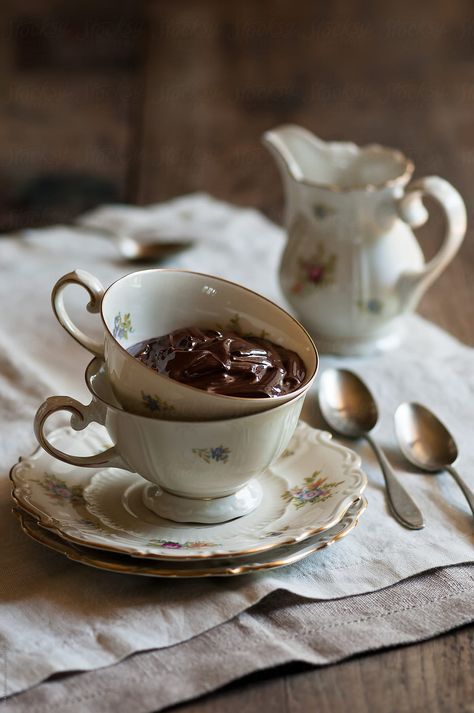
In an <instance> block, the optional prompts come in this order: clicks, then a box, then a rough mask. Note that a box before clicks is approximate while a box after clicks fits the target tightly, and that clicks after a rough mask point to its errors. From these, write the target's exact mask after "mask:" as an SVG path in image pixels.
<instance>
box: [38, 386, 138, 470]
mask: <svg viewBox="0 0 474 713" xmlns="http://www.w3.org/2000/svg"><path fill="white" fill-rule="evenodd" d="M57 411H68V412H69V413H70V414H71V427H72V428H74V430H75V431H81V430H82V429H84V428H85V427H86V426H88V425H89V423H91V422H92V421H95V422H96V423H100V424H101V425H103V423H104V420H105V413H104V412H103V410H102V409H101V407H100V404H98V402H95V401H92V402H91V403H90V404H89V405H88V406H84V404H81V403H80V402H79V401H76V399H73V398H71V397H70V396H50V397H49V398H48V399H46V401H45V402H44V403H42V404H41V406H40V407H39V409H38V411H37V412H36V416H35V421H34V429H35V436H36V438H37V440H38V443H39V444H40V446H41V447H42V448H44V450H45V451H46V453H49V455H51V456H53V457H54V458H58V459H59V460H61V461H64V463H70V464H71V465H77V466H80V467H81V468H101V467H103V468H109V467H115V468H123V469H125V470H130V468H129V466H128V465H127V464H126V463H125V461H124V460H123V458H122V456H121V455H120V454H119V452H118V451H117V447H116V446H112V448H107V449H106V450H104V451H102V452H101V453H96V454H95V455H92V456H75V455H71V454H69V453H64V451H60V450H59V448H56V447H55V446H53V444H52V443H51V441H50V440H49V439H48V437H47V436H46V434H45V432H44V426H45V423H46V421H47V420H48V418H49V417H50V416H51V415H52V414H53V413H56V412H57Z"/></svg>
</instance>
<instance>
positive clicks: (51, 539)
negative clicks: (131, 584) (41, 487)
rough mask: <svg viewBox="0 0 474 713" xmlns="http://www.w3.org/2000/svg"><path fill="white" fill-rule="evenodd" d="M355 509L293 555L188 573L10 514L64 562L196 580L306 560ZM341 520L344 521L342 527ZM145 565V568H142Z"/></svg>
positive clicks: (361, 507) (347, 528) (353, 518)
mask: <svg viewBox="0 0 474 713" xmlns="http://www.w3.org/2000/svg"><path fill="white" fill-rule="evenodd" d="M357 505H358V508H357V510H356V511H355V512H354V514H353V515H348V513H346V515H345V516H344V518H342V520H341V521H340V522H339V523H338V524H339V525H341V528H342V529H341V530H340V531H339V532H337V533H335V534H333V535H331V534H330V533H329V532H327V533H325V534H324V535H321V538H320V540H318V541H317V542H315V543H314V544H312V545H308V546H306V547H304V546H301V545H300V549H298V550H297V551H295V552H292V553H291V552H290V553H289V554H287V555H286V556H282V557H280V558H277V559H273V560H268V561H266V562H253V563H246V564H242V565H214V566H212V565H211V563H209V566H208V567H207V568H206V567H202V568H201V566H200V565H199V568H193V569H191V566H190V565H189V564H188V566H187V567H186V566H183V565H180V564H178V563H177V562H174V563H171V562H163V563H160V564H158V563H156V561H155V560H146V561H145V560H142V561H141V562H138V561H137V560H136V559H134V558H132V557H127V556H126V555H115V554H108V553H105V552H103V553H100V554H99V552H98V551H95V550H91V549H88V548H82V547H80V546H78V545H73V544H72V543H70V542H67V541H66V540H62V539H61V538H59V537H57V536H56V535H54V534H53V533H51V532H49V531H48V530H45V529H44V528H42V527H41V526H40V525H39V524H38V522H37V521H36V520H35V519H34V518H33V517H31V515H30V514H29V513H27V512H24V511H22V510H21V509H17V508H14V509H13V512H14V513H15V515H16V516H17V517H18V519H19V522H20V526H21V529H22V530H23V532H24V533H25V534H26V535H28V537H30V538H31V539H33V540H35V541H36V542H38V543H39V544H41V545H43V546H44V547H47V548H48V549H50V550H53V551H55V552H58V553H59V554H62V555H64V556H65V557H67V558H68V559H70V560H72V561H74V562H78V563H80V564H84V565H86V566H88V567H93V568H95V569H100V570H105V571H108V572H115V573H119V574H134V575H139V576H145V577H168V578H173V577H174V578H183V579H184V578H198V577H231V576H237V575H242V574H248V573H251V572H258V571H265V570H269V569H275V568H277V567H284V566H287V565H290V564H294V563H296V562H298V561H299V560H302V559H304V558H305V557H308V556H309V555H311V554H313V553H314V552H317V551H320V550H322V549H325V548H326V547H329V546H330V545H332V544H334V542H337V541H338V540H341V539H343V538H344V537H345V536H346V535H348V534H349V533H350V532H351V531H352V530H353V529H354V528H355V527H356V525H357V524H358V523H359V519H360V517H361V515H362V514H363V513H364V512H365V510H366V508H367V500H366V499H365V498H364V497H362V498H360V499H359V500H358V501H357V502H356V503H353V506H352V508H350V509H351V510H352V509H355V507H356V506H357ZM344 519H346V520H347V522H346V523H344V522H343V521H344ZM145 562H146V564H145Z"/></svg>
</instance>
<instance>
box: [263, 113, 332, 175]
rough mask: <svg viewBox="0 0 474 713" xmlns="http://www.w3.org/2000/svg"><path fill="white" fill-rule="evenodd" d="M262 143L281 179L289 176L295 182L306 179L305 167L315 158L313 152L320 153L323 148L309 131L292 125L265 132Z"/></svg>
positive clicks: (321, 143)
mask: <svg viewBox="0 0 474 713" xmlns="http://www.w3.org/2000/svg"><path fill="white" fill-rule="evenodd" d="M262 141H263V144H264V145H265V146H266V147H267V148H268V150H269V151H270V153H271V154H272V156H273V157H274V159H275V161H276V163H277V165H278V167H279V169H280V172H281V174H282V177H283V179H284V180H286V179H287V178H288V176H289V177H291V178H292V179H293V180H294V181H297V182H298V181H304V180H305V179H307V178H308V176H307V171H306V170H305V167H306V166H307V164H308V162H311V163H313V162H314V160H315V158H317V157H316V156H315V152H318V151H319V152H322V151H323V150H324V146H325V144H324V142H323V141H320V139H318V138H317V137H316V136H314V135H313V134H312V133H311V132H310V131H307V130H306V129H303V128H302V127H301V126H295V125H293V124H284V125H282V126H278V127H277V128H276V129H271V130H270V131H266V132H265V133H264V134H263V137H262Z"/></svg>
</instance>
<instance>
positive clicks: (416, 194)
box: [397, 176, 466, 310]
mask: <svg viewBox="0 0 474 713" xmlns="http://www.w3.org/2000/svg"><path fill="white" fill-rule="evenodd" d="M423 196H431V197H432V198H434V199H435V200H436V201H437V203H439V205H440V206H441V208H442V209H443V211H444V214H445V216H446V233H445V236H444V240H443V242H442V245H441V247H440V249H439V250H438V252H437V253H436V255H435V256H434V257H433V258H432V259H431V260H430V261H429V262H428V263H427V264H426V265H425V267H424V268H423V269H422V270H419V271H416V272H415V271H413V272H410V271H408V272H404V273H403V274H402V275H400V278H399V280H398V283H397V289H398V293H399V295H400V299H401V303H402V306H403V308H404V309H405V310H411V309H414V308H415V307H416V305H417V304H418V302H419V300H420V299H421V297H422V295H423V293H424V292H425V291H426V290H427V289H428V287H429V286H430V285H431V284H432V283H433V282H434V281H435V280H436V278H437V277H438V276H439V275H440V274H441V273H442V272H443V270H444V269H445V267H446V266H447V265H448V264H449V263H450V262H451V260H452V259H453V257H454V256H455V255H456V253H457V251H458V250H459V248H460V247H461V243H462V241H463V240H464V235H465V233H466V206H465V205H464V201H463V199H462V198H461V196H460V194H459V193H458V191H457V190H456V189H455V188H454V187H453V186H452V185H451V184H450V183H448V181H445V180H444V179H443V178H439V177H438V176H427V177H426V178H420V179H419V180H418V181H415V182H414V183H412V184H410V186H409V187H408V190H407V191H406V193H405V195H404V196H403V197H402V198H401V199H400V200H399V202H398V212H399V215H400V217H401V218H402V220H404V221H405V222H406V223H408V225H410V226H411V227H413V228H418V227H419V226H420V225H423V223H425V222H426V220H427V219H428V212H427V210H426V208H425V207H424V205H423V202H422V198H423Z"/></svg>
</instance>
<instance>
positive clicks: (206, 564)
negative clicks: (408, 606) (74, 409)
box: [10, 422, 366, 577]
mask: <svg viewBox="0 0 474 713" xmlns="http://www.w3.org/2000/svg"><path fill="white" fill-rule="evenodd" d="M50 439H51V442H52V443H54V445H55V446H56V447H57V448H59V449H61V450H69V449H71V448H72V447H73V446H75V448H76V450H77V449H78V448H79V450H80V452H82V453H86V452H88V451H90V450H91V449H92V448H96V447H97V445H98V444H99V443H102V444H103V445H108V443H107V441H106V440H105V439H104V436H103V434H102V429H100V428H99V427H97V426H96V425H95V424H91V425H90V426H89V428H88V429H87V430H85V431H82V432H81V433H80V434H78V433H76V432H74V431H73V430H72V429H71V428H70V427H64V428H60V429H58V430H56V431H55V432H54V433H52V434H51V435H50ZM10 477H11V481H12V495H13V499H14V502H15V505H16V511H17V514H18V516H19V518H20V522H21V525H22V529H23V530H24V531H25V532H26V533H27V534H28V535H29V536H30V537H32V538H33V539H35V540H37V541H38V542H40V543H42V544H43V545H45V546H46V547H49V548H50V549H53V550H56V551H57V552H60V553H62V554H64V555H66V556H67V557H68V558H70V559H72V560H75V561H78V562H81V563H83V564H86V565H89V566H92V567H96V568H99V569H104V570H110V571H114V572H122V573H126V574H141V575H148V576H156V577H209V576H222V575H237V574H244V573H246V572H253V571H258V570H266V569H271V568H275V567H281V566H284V565H288V564H292V563H293V562H297V561H298V560H300V559H302V558H304V557H306V556H308V555H310V554H312V553H313V552H317V551H318V550H321V549H323V548H324V547H327V546H328V545H330V544H332V543H334V542H337V541H338V540H339V539H341V538H342V537H344V536H345V535H347V534H348V533H349V532H350V531H351V530H352V529H353V528H354V527H355V525H356V524H357V523H358V521H359V518H360V516H361V515H362V513H363V512H364V510H365V508H366V501H365V498H364V497H363V491H364V488H365V486H366V477H365V475H364V473H363V472H362V471H361V469H360V459H359V457H358V456H357V455H356V454H355V453H354V452H353V451H351V450H349V449H348V448H345V447H343V446H341V445H339V444H336V443H335V442H334V441H333V440H332V439H331V436H330V435H329V434H328V433H326V432H324V431H318V430H316V429H313V428H310V427H309V426H308V425H306V424H304V423H302V422H300V424H299V425H298V427H297V429H296V431H295V433H294V435H293V438H292V440H291V441H290V443H289V445H288V447H287V449H286V450H285V451H284V453H283V454H282V456H281V457H280V458H279V459H278V460H277V461H276V462H275V463H274V464H273V465H272V466H271V467H270V468H268V469H267V470H266V471H264V472H263V473H262V474H261V475H260V476H259V481H260V484H261V487H262V489H263V491H264V493H265V497H264V498H263V500H262V502H261V504H260V505H259V506H258V507H257V508H255V509H254V510H253V512H251V513H249V514H248V515H244V516H243V517H240V518H238V519H235V520H231V521H228V522H224V523H219V524H212V525H206V524H182V523H177V522H172V521H170V520H168V519H164V518H160V517H159V516H158V515H155V514H154V513H153V512H151V511H150V510H149V509H148V508H147V507H146V506H145V505H144V503H143V489H144V488H146V481H145V480H144V479H143V478H141V477H140V476H138V475H135V474H133V473H129V472H127V471H124V470H120V469H117V468H106V469H100V468H93V469H88V468H78V467H75V466H72V465H69V464H65V463H64V462H61V461H59V460H57V459H55V458H54V457H52V456H51V455H49V454H47V453H46V452H44V451H43V450H42V449H38V450H37V451H36V452H35V453H33V454H32V455H31V456H29V457H26V458H22V459H21V460H20V462H19V463H18V464H17V465H15V466H14V467H13V469H12V471H11V475H10Z"/></svg>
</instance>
